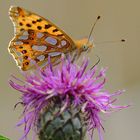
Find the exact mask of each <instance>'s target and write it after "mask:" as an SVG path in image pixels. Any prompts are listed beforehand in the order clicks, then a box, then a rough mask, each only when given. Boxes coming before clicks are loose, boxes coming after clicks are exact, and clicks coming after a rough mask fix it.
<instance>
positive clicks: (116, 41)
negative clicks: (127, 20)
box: [95, 39, 126, 44]
mask: <svg viewBox="0 0 140 140" xmlns="http://www.w3.org/2000/svg"><path fill="white" fill-rule="evenodd" d="M118 42H126V40H125V39H121V40H114V41H102V42H95V44H106V43H107V44H108V43H118Z"/></svg>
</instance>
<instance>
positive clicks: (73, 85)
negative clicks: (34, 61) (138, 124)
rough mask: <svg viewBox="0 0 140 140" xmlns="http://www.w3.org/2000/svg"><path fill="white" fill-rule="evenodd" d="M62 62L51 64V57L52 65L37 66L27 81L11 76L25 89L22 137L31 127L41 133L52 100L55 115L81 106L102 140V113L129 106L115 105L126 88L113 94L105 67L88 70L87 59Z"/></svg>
mask: <svg viewBox="0 0 140 140" xmlns="http://www.w3.org/2000/svg"><path fill="white" fill-rule="evenodd" d="M60 65H61V66H60ZM60 65H59V66H56V67H52V64H51V63H50V61H49V66H48V67H46V68H45V69H44V70H43V71H42V70H41V69H39V68H38V69H37V70H36V71H35V72H34V73H29V74H24V77H25V81H23V83H21V84H17V83H15V82H14V81H12V80H10V85H11V86H12V87H13V88H14V89H16V90H18V91H20V92H21V93H22V98H21V100H22V102H23V106H24V111H23V119H22V120H21V121H20V122H19V124H18V126H19V125H23V124H24V125H25V127H24V131H25V134H24V136H23V137H22V139H24V138H25V137H26V136H27V134H28V133H29V131H30V130H31V129H34V130H35V131H37V132H36V133H38V129H37V128H38V122H39V119H40V116H41V115H42V114H43V113H44V112H45V111H46V110H49V107H50V105H51V104H53V108H55V107H59V110H58V111H57V112H55V113H53V115H54V116H56V117H57V116H59V115H61V114H63V113H64V112H65V111H67V110H69V108H71V107H72V110H74V109H79V113H80V114H82V121H83V123H84V125H86V126H87V127H86V130H87V131H88V132H89V134H90V136H91V138H92V137H93V135H92V131H93V130H94V129H97V130H98V133H99V137H100V140H102V134H101V129H103V125H102V120H101V118H100V114H101V113H102V114H107V113H111V112H112V111H117V110H120V109H123V108H126V107H127V106H115V105H113V103H114V102H115V101H116V99H114V97H116V96H118V95H120V94H121V93H122V92H123V91H118V92H115V93H112V94H110V93H109V92H108V91H106V90H104V89H103V88H104V84H105V81H106V78H105V71H106V70H105V69H101V70H100V71H99V72H97V70H96V68H93V69H91V70H86V69H87V66H88V60H86V61H83V63H82V65H81V66H78V65H77V64H75V63H72V62H71V61H70V59H67V60H62V63H61V64H60ZM16 80H17V78H16ZM59 104H61V105H60V106H59Z"/></svg>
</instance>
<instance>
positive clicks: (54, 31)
mask: <svg viewBox="0 0 140 140" xmlns="http://www.w3.org/2000/svg"><path fill="white" fill-rule="evenodd" d="M9 13H10V18H11V20H12V22H13V24H14V27H15V36H14V38H13V39H12V40H11V41H10V44H9V52H10V53H11V54H12V55H13V57H14V59H15V60H16V62H17V65H18V66H19V67H20V68H21V69H22V70H28V69H30V68H32V67H33V66H34V65H35V63H36V64H38V65H40V64H43V63H44V62H47V60H48V56H50V58H51V61H52V62H53V63H57V61H59V60H60V57H61V55H62V53H63V54H67V53H72V52H76V55H77V56H80V54H81V52H83V51H86V49H85V47H83V46H85V45H86V48H89V47H92V45H91V44H89V43H88V44H87V39H83V40H78V41H73V40H72V39H71V38H70V37H69V36H68V35H67V34H66V33H65V32H64V31H62V30H61V29H60V28H59V27H57V26H56V25H54V24H53V23H52V22H50V21H49V20H47V19H45V18H43V17H41V16H39V15H37V14H34V13H32V12H29V11H27V10H25V9H23V8H20V7H11V8H10V12H9Z"/></svg>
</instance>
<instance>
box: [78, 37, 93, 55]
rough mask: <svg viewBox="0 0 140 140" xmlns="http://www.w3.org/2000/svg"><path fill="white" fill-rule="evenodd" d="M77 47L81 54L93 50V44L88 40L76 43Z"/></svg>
mask: <svg viewBox="0 0 140 140" xmlns="http://www.w3.org/2000/svg"><path fill="white" fill-rule="evenodd" d="M75 45H76V48H77V49H78V51H79V52H80V53H81V52H84V51H88V50H89V49H91V48H93V42H90V41H88V39H87V38H84V39H81V40H77V41H75Z"/></svg>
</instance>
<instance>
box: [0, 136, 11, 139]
mask: <svg viewBox="0 0 140 140" xmlns="http://www.w3.org/2000/svg"><path fill="white" fill-rule="evenodd" d="M0 140H10V139H8V138H6V137H3V136H1V135H0Z"/></svg>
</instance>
